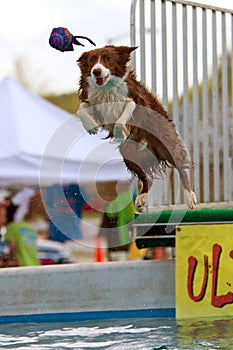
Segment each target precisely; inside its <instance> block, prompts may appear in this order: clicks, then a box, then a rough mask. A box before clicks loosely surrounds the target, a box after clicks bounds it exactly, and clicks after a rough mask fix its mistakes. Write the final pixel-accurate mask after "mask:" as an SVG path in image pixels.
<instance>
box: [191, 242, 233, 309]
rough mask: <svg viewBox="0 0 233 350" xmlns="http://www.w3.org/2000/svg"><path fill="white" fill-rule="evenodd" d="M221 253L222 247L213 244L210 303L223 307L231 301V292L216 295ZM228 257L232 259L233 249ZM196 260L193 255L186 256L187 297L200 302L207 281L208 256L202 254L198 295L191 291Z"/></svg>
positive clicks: (232, 299)
mask: <svg viewBox="0 0 233 350" xmlns="http://www.w3.org/2000/svg"><path fill="white" fill-rule="evenodd" d="M221 253H222V247H221V246H220V245H219V244H217V243H216V244H214V245H213V249H212V295H211V305H212V306H214V307H219V308H221V307H223V306H225V305H227V304H232V303H233V293H232V292H228V293H226V294H223V295H217V286H218V276H219V265H220V257H221ZM229 256H230V258H232V259H233V251H231V252H230V253H229ZM197 264H198V261H197V259H196V258H195V257H194V256H190V257H189V258H188V278H187V289H188V295H189V298H190V299H191V300H193V301H195V302H200V301H201V300H203V298H204V296H205V293H206V288H207V283H208V274H209V266H208V256H207V255H204V276H203V281H202V287H201V291H200V293H199V294H198V295H194V293H193V285H194V276H195V272H196V268H197Z"/></svg>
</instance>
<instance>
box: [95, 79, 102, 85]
mask: <svg viewBox="0 0 233 350" xmlns="http://www.w3.org/2000/svg"><path fill="white" fill-rule="evenodd" d="M103 83H104V78H96V84H97V85H103Z"/></svg>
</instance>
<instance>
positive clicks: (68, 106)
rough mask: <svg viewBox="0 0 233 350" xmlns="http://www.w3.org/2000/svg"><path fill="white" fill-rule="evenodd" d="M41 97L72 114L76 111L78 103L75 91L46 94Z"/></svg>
mask: <svg viewBox="0 0 233 350" xmlns="http://www.w3.org/2000/svg"><path fill="white" fill-rule="evenodd" d="M43 97H44V98H45V99H46V100H48V101H49V102H51V103H53V104H54V105H56V106H58V107H60V108H62V109H64V110H66V111H67V112H69V113H72V114H74V113H76V112H77V109H78V106H79V104H80V101H79V97H78V93H75V92H71V93H68V94H62V95H48V96H43Z"/></svg>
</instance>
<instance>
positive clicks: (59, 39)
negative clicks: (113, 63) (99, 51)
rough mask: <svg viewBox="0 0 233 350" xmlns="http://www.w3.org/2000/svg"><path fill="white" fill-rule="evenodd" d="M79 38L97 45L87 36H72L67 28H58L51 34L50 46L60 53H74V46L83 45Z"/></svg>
mask: <svg viewBox="0 0 233 350" xmlns="http://www.w3.org/2000/svg"><path fill="white" fill-rule="evenodd" d="M77 38H80V39H86V40H88V41H89V42H90V43H91V44H92V45H94V46H96V45H95V43H94V42H93V41H92V40H91V39H89V38H87V37H86V36H80V35H76V36H74V35H72V34H71V33H70V32H69V30H68V29H67V28H63V27H58V28H53V30H52V33H51V34H50V38H49V44H50V45H51V46H52V47H53V48H54V49H57V50H59V51H62V52H64V51H74V48H73V44H75V45H81V46H84V45H83V44H81V43H80V42H79V41H78V40H77Z"/></svg>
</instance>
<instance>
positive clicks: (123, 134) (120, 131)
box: [113, 124, 128, 142]
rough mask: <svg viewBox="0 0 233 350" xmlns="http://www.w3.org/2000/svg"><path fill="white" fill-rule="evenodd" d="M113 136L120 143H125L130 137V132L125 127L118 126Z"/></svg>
mask: <svg viewBox="0 0 233 350" xmlns="http://www.w3.org/2000/svg"><path fill="white" fill-rule="evenodd" d="M113 135H114V137H115V138H116V139H117V140H118V141H120V142H123V141H124V140H126V139H127V137H128V130H127V128H126V126H125V125H123V124H116V125H115V127H114V130H113Z"/></svg>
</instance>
